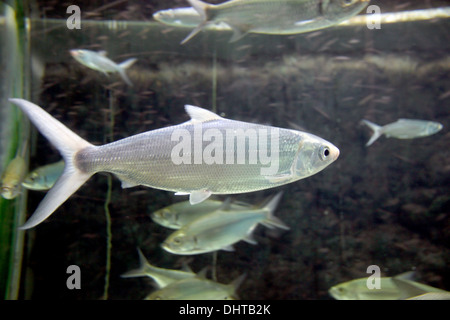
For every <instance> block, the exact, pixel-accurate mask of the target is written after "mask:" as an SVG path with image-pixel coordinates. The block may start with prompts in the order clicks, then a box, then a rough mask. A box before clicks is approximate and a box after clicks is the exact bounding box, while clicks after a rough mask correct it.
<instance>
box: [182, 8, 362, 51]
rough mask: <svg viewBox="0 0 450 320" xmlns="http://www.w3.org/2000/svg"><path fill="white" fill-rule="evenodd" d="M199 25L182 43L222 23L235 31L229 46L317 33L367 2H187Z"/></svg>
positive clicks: (353, 13) (346, 17)
mask: <svg viewBox="0 0 450 320" xmlns="http://www.w3.org/2000/svg"><path fill="white" fill-rule="evenodd" d="M188 2H189V3H190V4H191V6H192V7H193V8H194V9H195V10H196V11H197V12H198V13H199V15H200V16H201V19H202V22H201V23H200V24H199V25H198V26H197V27H195V28H194V30H192V32H191V33H190V34H189V35H188V36H187V37H186V38H185V39H184V40H183V41H182V42H181V44H184V43H186V42H187V41H189V40H190V39H192V38H193V37H194V36H195V35H196V34H197V33H199V32H200V31H201V30H202V29H204V28H205V27H206V26H207V25H209V24H217V23H220V22H224V23H226V24H228V25H229V26H230V27H231V28H232V29H233V31H234V33H233V36H232V38H231V40H230V42H234V41H237V40H239V39H241V38H242V37H243V36H245V35H246V34H247V33H249V32H252V33H267V34H286V30H289V32H287V33H302V32H309V31H313V30H319V29H323V28H327V27H330V26H333V25H336V24H338V23H340V22H342V21H345V20H347V19H349V18H350V17H352V16H354V15H356V14H358V13H359V12H360V11H361V10H363V9H364V8H365V7H366V6H367V5H368V3H369V0H328V1H323V0H230V1H227V2H224V3H221V4H217V5H213V4H208V3H205V2H203V1H200V0H188Z"/></svg>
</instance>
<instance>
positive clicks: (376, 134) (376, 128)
mask: <svg viewBox="0 0 450 320" xmlns="http://www.w3.org/2000/svg"><path fill="white" fill-rule="evenodd" d="M361 123H364V124H365V125H366V126H368V127H369V128H370V129H371V130H372V131H373V133H372V136H371V137H370V139H369V141H367V143H366V147H368V146H370V145H371V144H372V143H374V142H375V140H377V139H378V138H379V137H380V136H381V135H382V134H383V132H381V128H382V127H381V126H379V125H377V124H375V123H373V122H370V121H368V120H365V119H363V120H361Z"/></svg>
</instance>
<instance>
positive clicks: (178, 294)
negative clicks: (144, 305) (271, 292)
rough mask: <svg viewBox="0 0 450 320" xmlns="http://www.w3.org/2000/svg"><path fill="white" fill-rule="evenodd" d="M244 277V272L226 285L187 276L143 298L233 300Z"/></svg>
mask: <svg viewBox="0 0 450 320" xmlns="http://www.w3.org/2000/svg"><path fill="white" fill-rule="evenodd" d="M244 278H245V274H243V275H241V276H239V277H238V278H236V279H235V280H233V281H232V282H231V283H230V284H227V285H226V284H221V283H218V282H215V281H212V280H208V279H205V278H203V277H200V276H197V277H193V278H187V279H183V280H180V281H177V282H174V283H171V284H170V285H168V286H166V287H164V288H162V289H159V290H157V291H155V292H152V293H151V294H150V295H148V296H147V297H146V298H145V300H235V299H236V296H237V295H236V290H237V289H238V288H239V286H240V284H241V283H242V281H243V280H244Z"/></svg>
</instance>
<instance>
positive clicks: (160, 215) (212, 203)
mask: <svg viewBox="0 0 450 320" xmlns="http://www.w3.org/2000/svg"><path fill="white" fill-rule="evenodd" d="M226 202H227V201H219V200H212V199H207V200H205V201H203V202H201V203H197V204H191V203H190V202H189V201H181V202H177V203H174V204H171V205H170V206H167V207H165V208H162V209H160V210H157V211H155V212H152V214H151V218H152V220H153V221H155V222H156V223H158V224H160V225H162V226H163V227H166V228H170V229H180V228H181V227H182V226H184V225H186V224H188V223H190V222H192V221H194V220H196V219H198V218H200V217H202V216H204V215H206V214H209V213H212V212H213V211H216V210H218V209H220V208H223V207H224V206H227V207H228V208H229V210H238V209H245V208H247V209H249V208H250V207H251V205H250V204H245V203H239V202H231V203H230V204H227V203H226Z"/></svg>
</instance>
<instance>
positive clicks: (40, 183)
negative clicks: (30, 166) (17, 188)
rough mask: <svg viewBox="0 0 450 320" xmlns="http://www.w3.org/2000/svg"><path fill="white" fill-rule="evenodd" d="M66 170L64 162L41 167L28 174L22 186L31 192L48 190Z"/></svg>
mask: <svg viewBox="0 0 450 320" xmlns="http://www.w3.org/2000/svg"><path fill="white" fill-rule="evenodd" d="M63 170H64V160H61V161H58V162H55V163H51V164H47V165H45V166H42V167H39V168H36V169H34V170H33V171H31V172H30V173H28V174H27V176H26V177H25V179H23V181H22V186H23V187H25V188H27V189H29V190H48V189H50V188H51V187H53V185H54V184H55V182H56V180H58V178H59V177H60V176H61V174H62V173H63Z"/></svg>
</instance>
